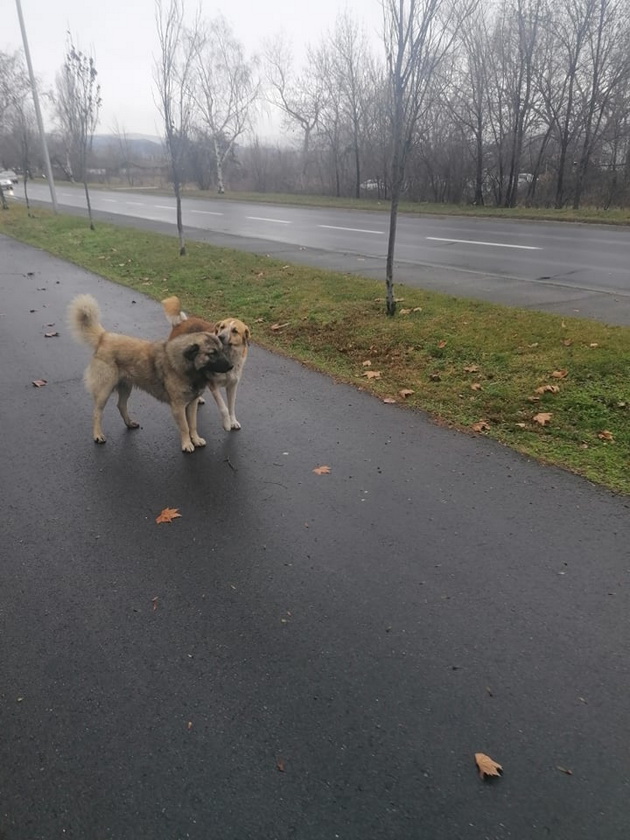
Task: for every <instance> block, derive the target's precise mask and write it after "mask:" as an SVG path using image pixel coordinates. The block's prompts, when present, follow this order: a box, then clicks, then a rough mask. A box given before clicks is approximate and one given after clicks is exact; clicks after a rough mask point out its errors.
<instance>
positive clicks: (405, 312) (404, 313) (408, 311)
mask: <svg viewBox="0 0 630 840" xmlns="http://www.w3.org/2000/svg"><path fill="white" fill-rule="evenodd" d="M410 312H411V309H401V310H400V314H401V315H409V313H410Z"/></svg>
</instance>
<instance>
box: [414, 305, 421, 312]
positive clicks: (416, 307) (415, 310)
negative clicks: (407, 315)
mask: <svg viewBox="0 0 630 840" xmlns="http://www.w3.org/2000/svg"><path fill="white" fill-rule="evenodd" d="M412 312H422V307H421V306H414V308H413V309H412Z"/></svg>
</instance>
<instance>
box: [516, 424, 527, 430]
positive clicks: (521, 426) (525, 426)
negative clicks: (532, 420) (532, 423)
mask: <svg viewBox="0 0 630 840" xmlns="http://www.w3.org/2000/svg"><path fill="white" fill-rule="evenodd" d="M515 425H516V426H518V428H519V429H526V428H527V423H516V424H515Z"/></svg>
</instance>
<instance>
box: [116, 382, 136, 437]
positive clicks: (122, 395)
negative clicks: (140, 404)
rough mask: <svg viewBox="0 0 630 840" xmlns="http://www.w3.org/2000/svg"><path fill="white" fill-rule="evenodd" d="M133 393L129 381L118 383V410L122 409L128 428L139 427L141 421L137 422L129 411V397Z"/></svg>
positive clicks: (122, 415)
mask: <svg viewBox="0 0 630 840" xmlns="http://www.w3.org/2000/svg"><path fill="white" fill-rule="evenodd" d="M130 394H131V385H130V384H129V383H128V382H119V383H118V411H120V416H121V417H122V419H123V420H124V421H125V426H126V427H127V428H128V429H139V428H140V423H136V421H135V420H132V419H131V417H129V412H128V411H127V400H128V399H129V395H130Z"/></svg>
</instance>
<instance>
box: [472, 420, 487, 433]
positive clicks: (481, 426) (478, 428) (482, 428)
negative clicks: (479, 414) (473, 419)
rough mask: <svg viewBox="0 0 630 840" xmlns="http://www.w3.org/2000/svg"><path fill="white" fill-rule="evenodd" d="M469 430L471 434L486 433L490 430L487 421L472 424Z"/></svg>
mask: <svg viewBox="0 0 630 840" xmlns="http://www.w3.org/2000/svg"><path fill="white" fill-rule="evenodd" d="M470 428H471V429H472V430H473V432H487V431H488V429H489V428H490V423H488V421H487V420H479V421H478V422H477V423H473V424H472V426H471V427H470Z"/></svg>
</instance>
